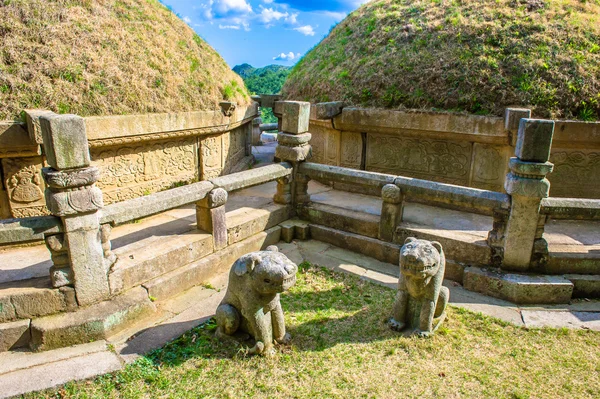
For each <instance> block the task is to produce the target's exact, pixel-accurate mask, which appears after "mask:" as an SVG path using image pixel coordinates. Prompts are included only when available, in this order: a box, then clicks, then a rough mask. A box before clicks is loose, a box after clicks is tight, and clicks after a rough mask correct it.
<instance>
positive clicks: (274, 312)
mask: <svg viewBox="0 0 600 399" xmlns="http://www.w3.org/2000/svg"><path fill="white" fill-rule="evenodd" d="M297 271H298V267H297V266H296V264H294V263H293V262H292V261H290V260H289V259H288V258H287V256H285V255H284V254H282V253H280V252H278V249H277V247H275V246H270V247H268V248H267V250H266V251H258V252H252V253H249V254H246V255H244V256H242V257H241V258H239V259H238V260H237V261H236V262H235V263H234V264H233V266H232V268H231V271H230V273H229V285H228V287H227V292H226V293H225V297H224V298H223V300H222V301H221V304H220V305H219V307H218V308H217V313H216V319H217V331H216V334H217V336H218V337H221V338H224V336H229V335H233V334H234V333H235V332H236V331H238V330H241V331H243V332H246V333H249V334H250V335H252V336H253V337H254V339H255V341H256V344H255V345H254V347H253V348H250V349H249V351H248V353H249V354H260V355H267V356H268V355H272V354H273V353H274V352H275V349H274V347H273V343H274V342H273V341H274V340H275V341H277V342H278V343H287V342H289V340H290V338H291V337H290V335H289V334H287V333H286V332H285V323H284V320H283V310H282V308H281V303H280V302H279V294H280V293H282V292H284V291H287V290H288V289H289V288H291V287H292V286H293V285H294V284H295V283H296V272H297Z"/></svg>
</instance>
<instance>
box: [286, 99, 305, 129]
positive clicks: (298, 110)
mask: <svg viewBox="0 0 600 399" xmlns="http://www.w3.org/2000/svg"><path fill="white" fill-rule="evenodd" d="M309 122H310V103H309V102H303V101H284V102H283V120H282V125H281V130H282V131H283V132H284V133H291V134H299V133H305V132H307V131H308V125H309Z"/></svg>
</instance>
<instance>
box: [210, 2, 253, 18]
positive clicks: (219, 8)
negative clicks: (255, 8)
mask: <svg viewBox="0 0 600 399" xmlns="http://www.w3.org/2000/svg"><path fill="white" fill-rule="evenodd" d="M210 3H211V4H212V5H213V6H214V10H215V11H216V12H217V14H220V15H225V14H228V13H236V14H248V13H251V12H252V7H251V6H250V4H248V3H247V2H246V0H210Z"/></svg>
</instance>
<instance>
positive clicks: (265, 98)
mask: <svg viewBox="0 0 600 399" xmlns="http://www.w3.org/2000/svg"><path fill="white" fill-rule="evenodd" d="M279 100H281V95H279V94H261V95H260V106H261V107H262V108H273V106H274V105H275V102H277V101H279Z"/></svg>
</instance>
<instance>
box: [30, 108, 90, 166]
mask: <svg viewBox="0 0 600 399" xmlns="http://www.w3.org/2000/svg"><path fill="white" fill-rule="evenodd" d="M40 125H41V128H42V136H43V141H44V149H45V154H46V161H47V162H48V164H49V165H50V166H51V167H52V168H54V169H57V170H64V169H73V168H83V167H86V166H90V151H89V149H88V139H87V135H86V130H85V129H86V127H85V120H84V119H83V118H82V117H80V116H77V115H57V114H45V115H41V116H40Z"/></svg>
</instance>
